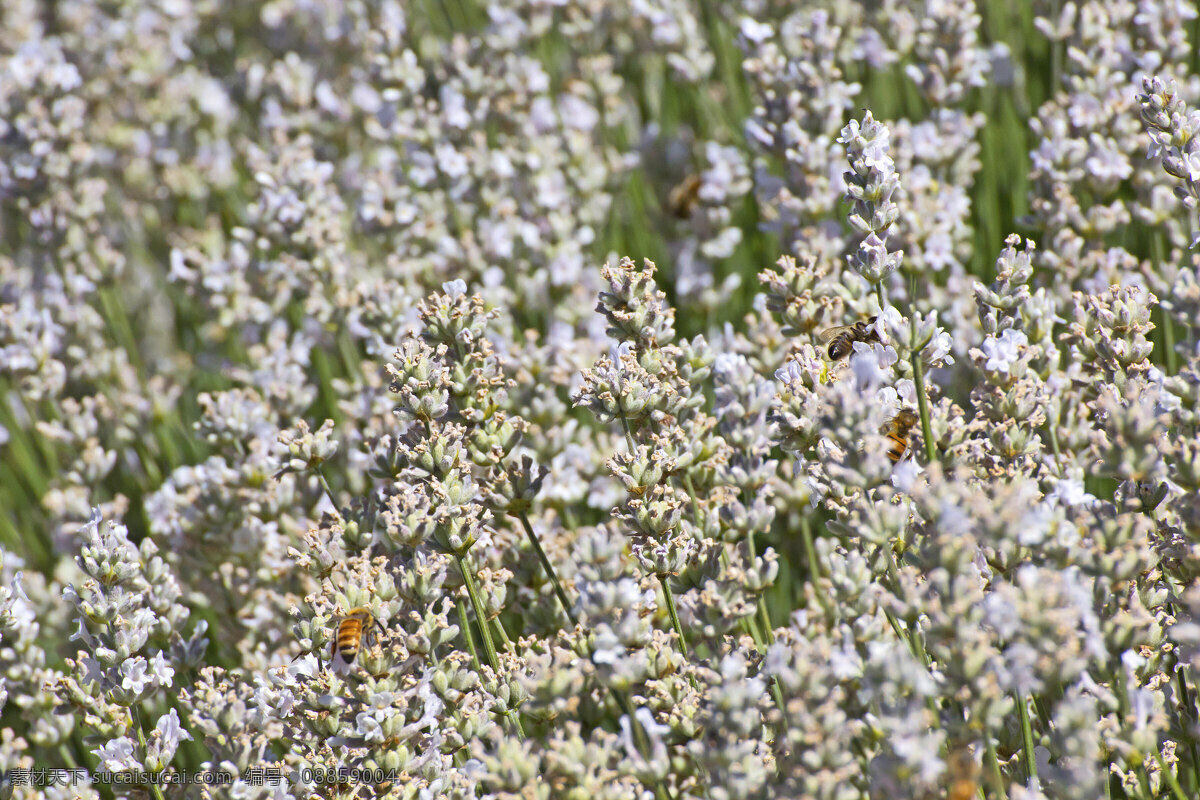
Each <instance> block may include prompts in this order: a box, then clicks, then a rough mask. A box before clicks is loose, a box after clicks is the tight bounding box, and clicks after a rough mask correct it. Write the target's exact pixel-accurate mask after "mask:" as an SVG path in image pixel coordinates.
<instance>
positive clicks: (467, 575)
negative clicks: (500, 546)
mask: <svg viewBox="0 0 1200 800" xmlns="http://www.w3.org/2000/svg"><path fill="white" fill-rule="evenodd" d="M455 558H456V559H457V560H458V570H459V572H461V573H462V577H463V583H464V584H465V585H466V587H467V595H468V596H469V597H470V598H471V606H472V607H473V608H474V609H475V619H477V620H479V633H480V635H481V636H482V637H483V652H484V655H485V656H486V657H487V663H488V666H489V667H491V668H492V669H493V670H495V671H496V674H497V676H499V674H500V659H499V658H497V657H496V644H495V643H494V642H493V641H492V631H491V629H490V628H489V627H488V624H487V615H486V614H485V613H484V609H483V600H482V598H480V596H479V587H478V586H477V585H476V584H475V571H474V570H472V569H471V567H470V565H469V564H467V557H466V555H465V554H458V555H455Z"/></svg>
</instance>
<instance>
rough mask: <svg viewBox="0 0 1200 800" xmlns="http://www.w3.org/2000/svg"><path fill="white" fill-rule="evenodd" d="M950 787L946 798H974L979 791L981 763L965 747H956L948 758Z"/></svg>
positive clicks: (947, 772)
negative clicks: (977, 762) (976, 761)
mask: <svg viewBox="0 0 1200 800" xmlns="http://www.w3.org/2000/svg"><path fill="white" fill-rule="evenodd" d="M946 774H947V776H948V777H949V779H950V787H949V789H948V790H947V792H946V800H973V798H974V797H975V796H976V795H977V794H978V792H979V765H978V764H976V763H975V759H974V758H973V757H972V756H971V751H970V750H968V749H967V748H965V747H959V748H957V749H955V750H954V751H953V752H951V753H950V755H949V756H948V757H947V758H946Z"/></svg>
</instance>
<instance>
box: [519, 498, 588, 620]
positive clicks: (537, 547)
mask: <svg viewBox="0 0 1200 800" xmlns="http://www.w3.org/2000/svg"><path fill="white" fill-rule="evenodd" d="M517 517H518V519H520V520H521V526H522V527H524V528H525V536H526V537H527V538H528V539H529V544H530V546H531V547H533V552H535V553H537V557H538V561H541V562H542V569H544V570H546V574H547V575H549V576H550V582H551V583H553V584H554V593H555V594H556V595H558V602H559V603H560V604H562V610H563V613H564V614H566V615H567V619H569V620H570V621H571V624H572V625H578V624H579V620H577V619H576V618H575V615H574V614H573V613H571V601H570V600H568V599H567V593H566V592H564V591H563V587H562V584H561V583H559V582H558V575H557V574H555V572H554V567H553V565H551V563H550V559H549V558H547V557H546V551H545V550H543V549H542V543H541V542H540V541H538V537H537V534H536V533H534V532H533V526H532V525H530V524H529V516H528V515H527V514H526V513H525V512H524V511H522V512H521V513H520V514H518V515H517Z"/></svg>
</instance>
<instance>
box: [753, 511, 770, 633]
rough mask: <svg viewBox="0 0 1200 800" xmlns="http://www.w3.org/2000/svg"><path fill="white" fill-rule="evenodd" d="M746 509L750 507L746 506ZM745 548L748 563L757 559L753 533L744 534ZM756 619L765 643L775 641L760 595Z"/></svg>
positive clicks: (765, 599) (768, 616)
mask: <svg viewBox="0 0 1200 800" xmlns="http://www.w3.org/2000/svg"><path fill="white" fill-rule="evenodd" d="M746 505H747V507H748V506H749V505H750V504H749V503H747V504H746ZM746 546H747V547H748V548H749V549H750V562H751V563H753V562H754V559H755V558H757V557H758V556H757V551H756V549H755V547H754V531H749V532H748V533H747V534H746ZM758 619H759V622H760V623H761V625H762V633H763V635H764V636H765V637H766V643H767V644H771V643H773V642H774V641H775V627H774V626H773V625H772V624H771V615H770V614H769V613H768V612H767V598H765V597H763V596H762V595H761V594H760V595H759V596H758Z"/></svg>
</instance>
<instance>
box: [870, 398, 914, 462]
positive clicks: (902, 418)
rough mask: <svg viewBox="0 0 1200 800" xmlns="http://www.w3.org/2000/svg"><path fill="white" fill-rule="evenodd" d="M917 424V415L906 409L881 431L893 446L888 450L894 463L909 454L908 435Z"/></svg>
mask: <svg viewBox="0 0 1200 800" xmlns="http://www.w3.org/2000/svg"><path fill="white" fill-rule="evenodd" d="M916 424H917V415H916V414H914V413H913V412H911V411H909V410H908V409H907V408H905V409H902V410H901V411H900V413H899V414H897V415H896V416H894V417H892V418H891V419H890V420H888V422H887V424H886V425H884V426H883V427H882V428H880V429H879V432H880V433H882V434H883V435H884V436H886V437H887V438H888V439H889V440H891V443H892V446H891V447H890V448H889V449H888V458H890V459H891V460H892V463H895V462H897V461H899V460H900V459H902V458H904V454H905V453H906V452H908V434H909V432H910V431H911V430H912V429H913V426H914V425H916Z"/></svg>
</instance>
